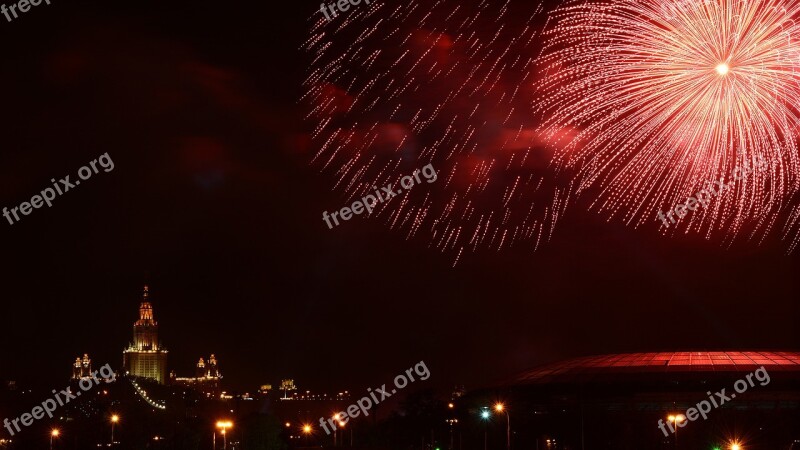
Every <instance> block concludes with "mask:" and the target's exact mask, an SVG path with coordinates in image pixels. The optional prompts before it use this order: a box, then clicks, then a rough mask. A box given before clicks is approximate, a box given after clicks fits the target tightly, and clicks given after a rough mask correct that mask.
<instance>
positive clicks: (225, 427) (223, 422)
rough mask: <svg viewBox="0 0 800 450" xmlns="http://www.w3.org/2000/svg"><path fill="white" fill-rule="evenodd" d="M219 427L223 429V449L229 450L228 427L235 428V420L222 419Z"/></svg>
mask: <svg viewBox="0 0 800 450" xmlns="http://www.w3.org/2000/svg"><path fill="white" fill-rule="evenodd" d="M217 428H219V429H221V430H222V431H221V433H222V448H223V450H228V428H233V422H231V421H230V420H220V421H218V422H217Z"/></svg>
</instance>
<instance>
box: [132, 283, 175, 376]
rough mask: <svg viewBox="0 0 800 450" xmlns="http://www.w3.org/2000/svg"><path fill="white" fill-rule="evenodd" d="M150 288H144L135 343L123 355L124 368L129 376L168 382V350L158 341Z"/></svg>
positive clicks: (135, 324) (134, 330) (134, 326)
mask: <svg viewBox="0 0 800 450" xmlns="http://www.w3.org/2000/svg"><path fill="white" fill-rule="evenodd" d="M149 296H150V293H149V288H148V286H145V287H144V294H143V298H142V304H141V306H140V307H139V320H137V321H136V322H135V323H134V324H133V343H132V344H131V345H130V346H128V348H127V349H125V351H124V352H123V353H122V366H123V370H124V371H125V373H126V374H127V375H132V376H136V377H143V378H151V379H153V380H156V381H158V382H159V383H161V384H164V383H165V382H166V381H167V350H166V349H164V348H163V347H162V346H161V344H160V343H159V341H158V322H156V321H155V318H154V316H153V306H152V305H151V304H150V300H149Z"/></svg>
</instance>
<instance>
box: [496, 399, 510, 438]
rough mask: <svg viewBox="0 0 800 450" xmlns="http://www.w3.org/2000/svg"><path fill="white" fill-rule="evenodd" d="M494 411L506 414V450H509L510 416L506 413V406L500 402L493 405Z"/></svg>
mask: <svg viewBox="0 0 800 450" xmlns="http://www.w3.org/2000/svg"><path fill="white" fill-rule="evenodd" d="M494 410H495V411H497V412H501V413H506V450H511V416H509V415H508V411H506V406H505V405H504V404H502V403H500V402H498V403H495V404H494Z"/></svg>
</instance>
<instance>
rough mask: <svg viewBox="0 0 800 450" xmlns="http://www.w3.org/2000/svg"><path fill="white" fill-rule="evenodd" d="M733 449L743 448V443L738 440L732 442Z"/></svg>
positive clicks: (740, 449) (739, 449)
mask: <svg viewBox="0 0 800 450" xmlns="http://www.w3.org/2000/svg"><path fill="white" fill-rule="evenodd" d="M731 450H742V445H741V444H739V443H738V442H733V443H731Z"/></svg>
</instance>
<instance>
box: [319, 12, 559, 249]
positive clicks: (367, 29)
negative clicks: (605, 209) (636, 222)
mask: <svg viewBox="0 0 800 450" xmlns="http://www.w3.org/2000/svg"><path fill="white" fill-rule="evenodd" d="M541 12H542V11H541V6H536V5H535V4H530V3H526V2H511V1H500V2H497V1H489V0H484V1H481V2H478V4H466V5H465V4H464V2H460V1H455V0H453V1H451V0H438V1H433V2H427V1H410V2H371V3H370V5H368V6H367V5H362V7H360V8H357V9H353V10H351V11H349V12H348V13H347V14H346V15H340V16H339V17H338V18H336V19H334V20H332V21H327V20H325V19H324V17H322V15H321V14H319V13H317V14H315V16H313V17H312V19H311V20H312V22H313V24H312V29H311V34H310V37H309V39H308V40H307V42H306V43H305V47H306V50H307V51H308V52H309V54H310V56H311V60H312V62H311V67H310V70H309V74H308V77H307V79H306V81H305V87H306V89H307V92H306V95H305V96H304V98H303V102H304V103H305V104H306V105H307V106H308V111H309V114H308V118H309V119H310V120H312V121H313V123H314V124H315V129H314V132H313V140H314V143H315V148H316V149H317V153H316V154H315V156H314V158H313V164H314V165H315V166H316V167H318V168H319V169H320V170H322V171H323V172H327V173H330V174H332V175H333V179H334V184H335V187H336V188H337V189H339V190H340V191H341V192H343V193H344V194H345V195H346V196H347V197H349V198H351V199H356V198H360V197H362V196H363V195H365V194H367V193H371V192H373V191H374V190H375V188H376V187H378V186H384V185H386V184H387V183H392V182H396V181H397V180H396V177H397V176H398V175H400V174H405V173H408V172H409V171H410V170H413V169H414V168H417V167H422V166H425V165H427V164H432V165H433V167H435V168H436V170H437V172H438V179H439V181H438V182H437V183H435V184H431V185H428V186H425V189H418V190H415V191H414V192H410V193H404V194H403V196H402V197H398V198H395V199H392V201H391V202H390V203H389V204H386V205H384V207H383V208H378V209H376V211H375V212H374V213H373V215H375V216H377V217H378V218H379V219H380V220H382V221H383V222H385V223H387V224H388V225H389V226H390V227H392V228H395V229H401V230H403V231H404V232H405V234H406V236H407V237H408V238H412V237H415V236H418V237H421V238H423V239H427V240H429V242H430V243H431V245H432V246H434V247H436V248H437V249H440V250H441V251H444V252H449V253H452V254H453V255H454V261H456V262H457V261H458V259H459V258H460V256H461V255H462V254H463V253H465V252H473V251H478V250H481V249H490V250H492V251H494V250H497V249H501V248H504V247H506V246H508V245H510V244H512V243H515V242H518V241H525V242H528V243H529V244H530V246H531V247H534V248H535V247H536V246H538V245H539V244H540V243H542V242H544V241H546V240H547V239H548V238H549V237H550V235H551V233H552V231H553V228H554V226H555V224H556V222H557V221H558V219H559V217H560V216H561V214H562V213H563V211H564V209H565V207H566V205H567V199H568V198H570V196H571V193H570V189H571V188H570V181H569V180H568V179H566V178H565V179H561V181H558V180H556V179H554V178H553V177H552V176H551V175H550V173H549V172H550V171H549V169H548V166H549V164H550V159H551V158H552V153H547V152H548V150H547V149H546V147H545V146H544V145H543V142H542V140H541V138H540V135H539V134H538V133H537V131H536V127H537V126H538V123H535V122H534V121H533V120H534V118H533V114H532V113H533V109H532V104H533V102H534V98H535V95H536V91H535V86H536V83H537V81H536V79H535V76H536V64H535V57H536V55H537V53H538V51H539V50H540V48H541V47H540V45H541V44H540V39H541V36H540V35H539V33H540V31H541V29H542V25H543V24H544V19H545V15H544V14H540V13H541ZM537 21H539V22H537ZM562 132H563V130H562Z"/></svg>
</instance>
